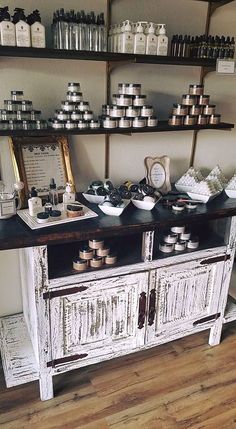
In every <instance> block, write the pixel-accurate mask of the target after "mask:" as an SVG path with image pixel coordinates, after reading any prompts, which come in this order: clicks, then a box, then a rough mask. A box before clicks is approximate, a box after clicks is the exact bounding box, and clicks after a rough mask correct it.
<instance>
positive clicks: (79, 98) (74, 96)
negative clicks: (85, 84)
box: [66, 91, 83, 103]
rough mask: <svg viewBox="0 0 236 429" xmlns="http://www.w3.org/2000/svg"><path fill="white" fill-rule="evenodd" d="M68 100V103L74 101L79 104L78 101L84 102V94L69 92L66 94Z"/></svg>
mask: <svg viewBox="0 0 236 429" xmlns="http://www.w3.org/2000/svg"><path fill="white" fill-rule="evenodd" d="M66 98H67V100H68V101H73V102H74V103H78V101H83V94H82V92H71V91H68V92H67V94H66Z"/></svg>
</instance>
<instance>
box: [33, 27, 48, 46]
mask: <svg viewBox="0 0 236 429" xmlns="http://www.w3.org/2000/svg"><path fill="white" fill-rule="evenodd" d="M31 40H32V47H33V48H45V47H46V41H45V28H44V26H43V25H42V24H40V23H38V22H35V23H34V24H33V25H31Z"/></svg>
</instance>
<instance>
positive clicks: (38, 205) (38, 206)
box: [28, 197, 42, 217]
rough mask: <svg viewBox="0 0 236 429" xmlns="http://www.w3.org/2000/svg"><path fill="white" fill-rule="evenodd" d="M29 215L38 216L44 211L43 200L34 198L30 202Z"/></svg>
mask: <svg viewBox="0 0 236 429" xmlns="http://www.w3.org/2000/svg"><path fill="white" fill-rule="evenodd" d="M28 207H29V215H30V216H32V217H33V216H37V214H38V213H39V212H40V211H41V210H42V200H41V198H39V197H33V198H30V199H29V200H28Z"/></svg>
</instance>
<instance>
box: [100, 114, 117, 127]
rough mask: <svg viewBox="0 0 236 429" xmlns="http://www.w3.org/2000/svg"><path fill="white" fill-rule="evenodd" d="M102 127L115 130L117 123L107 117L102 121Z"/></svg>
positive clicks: (115, 120)
mask: <svg viewBox="0 0 236 429" xmlns="http://www.w3.org/2000/svg"><path fill="white" fill-rule="evenodd" d="M103 127H104V128H117V127H118V121H117V119H115V118H110V117H109V116H106V118H104V119H103Z"/></svg>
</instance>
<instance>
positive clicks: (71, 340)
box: [50, 272, 149, 365]
mask: <svg viewBox="0 0 236 429" xmlns="http://www.w3.org/2000/svg"><path fill="white" fill-rule="evenodd" d="M148 277H149V275H148V273H147V272H144V273H139V274H135V275H134V274H132V275H126V276H120V277H114V278H112V279H105V280H98V281H94V282H86V283H83V284H81V283H80V284H79V285H77V286H76V285H73V288H65V289H63V290H60V291H58V290H56V291H55V296H54V297H53V294H52V295H51V296H52V297H53V298H51V299H50V324H51V339H52V361H54V363H53V365H56V364H60V363H61V362H65V361H67V362H69V361H70V360H76V359H77V358H78V360H79V359H80V358H82V359H88V360H89V359H92V358H94V357H96V356H101V357H102V356H104V355H106V354H114V356H115V355H116V352H118V353H119V352H120V351H121V350H127V351H129V350H131V349H135V348H137V347H139V346H140V345H143V344H144V329H138V317H139V299H140V295H141V294H142V293H144V294H145V295H146V293H147V290H148ZM59 292H60V293H63V296H57V294H58V293H59ZM67 292H68V294H66V293H67ZM65 358H66V359H65Z"/></svg>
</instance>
